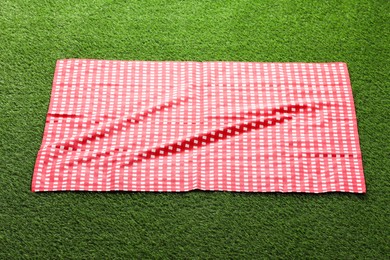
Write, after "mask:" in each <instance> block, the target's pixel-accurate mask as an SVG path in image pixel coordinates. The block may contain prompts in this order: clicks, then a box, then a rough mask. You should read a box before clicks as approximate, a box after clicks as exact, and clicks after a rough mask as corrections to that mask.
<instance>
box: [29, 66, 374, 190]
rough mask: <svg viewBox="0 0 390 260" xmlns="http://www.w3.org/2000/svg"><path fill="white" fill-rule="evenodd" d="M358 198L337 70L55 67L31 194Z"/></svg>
mask: <svg viewBox="0 0 390 260" xmlns="http://www.w3.org/2000/svg"><path fill="white" fill-rule="evenodd" d="M194 189H201V190H221V191H243V192H312V193H322V192H335V191H341V192H356V193H364V192H365V191H366V188H365V181H364V175H363V168H362V159H361V152H360V147H359V137H358V132H357V123H356V116H355V108H354V103H353V96H352V90H351V85H350V80H349V76H348V71H347V66H346V64H345V63H244V62H145V61H106V60H77V59H70V60H59V61H58V62H57V66H56V70H55V75H54V80H53V88H52V95H51V100H50V106H49V111H48V114H47V119H46V126H45V131H44V136H43V141H42V145H41V148H40V150H39V152H38V156H37V161H36V165H35V169H34V175H33V180H32V191H33V192H39V191H83V190H85V191H162V192H163V191H167V192H179V191H189V190H194Z"/></svg>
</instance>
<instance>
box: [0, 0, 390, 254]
mask: <svg viewBox="0 0 390 260" xmlns="http://www.w3.org/2000/svg"><path fill="white" fill-rule="evenodd" d="M389 18H390V2H389V1H387V0H361V1H360V0H356V1H354V0H344V1H338V0H330V1H324V0H316V1H314V0H312V1H306V0H296V1H290V0H261V1H260V0H258V1H255V0H231V1H218V0H215V1H212V0H210V1H206V0H192V1H168V0H153V1H109V0H96V1H92V0H84V1H47V0H45V1H43V0H31V1H30V0H24V1H22V0H12V1H11V0H2V1H1V3H0V28H1V30H0V258H1V259H16V258H38V259H43V258H99V259H101V258H113V257H118V258H125V257H127V258H130V257H131V258H242V259H247V258H264V257H267V258H288V259H290V258H330V259H355V258H361V259H363V258H365V259H389V258H390V248H389V244H390V239H389V238H390V237H389V236H390V235H389V234H390V230H389V222H390V219H389V215H390V212H389V202H390V201H389V198H390V196H389V195H390V189H389V175H390V174H389V170H390V147H389V138H390V136H389V132H390V131H389V125H390V120H389V115H390V100H389V98H390V82H389V78H390V77H389V76H390V75H389V71H390V67H389V61H390V55H389V54H390V48H389V44H390V41H389V40H390V39H389V32H390V19H389ZM63 58H96V59H121V60H183V61H184V60H195V61H209V60H222V61H280V62H288V61H302V62H328V61H344V62H347V63H348V66H349V70H350V76H351V80H352V84H353V92H354V97H355V104H356V110H357V111H356V112H357V116H358V123H359V132H360V139H361V148H362V152H363V160H364V168H365V176H366V182H367V188H368V192H367V194H366V195H354V194H323V195H304V194H241V193H229V192H200V191H197V192H196V191H195V192H189V193H182V194H158V193H88V192H84V193H40V194H33V193H31V192H30V183H31V177H32V172H33V167H34V163H35V158H36V154H37V151H38V149H39V146H40V142H41V139H42V134H43V129H44V124H45V116H46V113H47V109H48V104H49V97H50V91H51V83H52V78H53V72H54V66H55V61H56V60H57V59H63Z"/></svg>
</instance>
